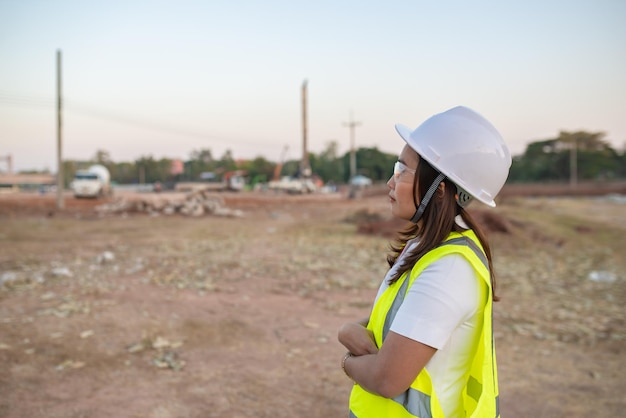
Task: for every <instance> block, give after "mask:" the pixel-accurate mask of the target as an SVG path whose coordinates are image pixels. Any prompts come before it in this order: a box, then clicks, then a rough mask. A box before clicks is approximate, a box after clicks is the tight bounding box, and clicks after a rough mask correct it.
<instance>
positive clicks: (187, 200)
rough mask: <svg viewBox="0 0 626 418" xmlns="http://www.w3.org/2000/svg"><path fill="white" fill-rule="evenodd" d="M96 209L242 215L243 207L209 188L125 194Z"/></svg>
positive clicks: (155, 213) (186, 214)
mask: <svg viewBox="0 0 626 418" xmlns="http://www.w3.org/2000/svg"><path fill="white" fill-rule="evenodd" d="M95 210H96V212H98V213H99V214H100V215H107V214H127V213H137V212H138V213H146V214H149V215H153V216H157V215H174V214H180V215H184V216H194V217H198V216H204V215H215V216H225V217H231V218H240V217H243V212H242V211H241V210H239V209H230V208H227V207H226V206H225V205H224V200H223V199H222V198H221V197H220V196H217V195H215V194H214V193H210V192H209V191H208V190H196V191H194V192H192V193H188V194H185V195H181V194H178V193H176V194H174V193H172V194H163V195H152V194H150V195H132V196H122V197H118V198H116V199H115V200H114V201H113V202H111V203H106V204H103V205H99V206H97V207H96V208H95Z"/></svg>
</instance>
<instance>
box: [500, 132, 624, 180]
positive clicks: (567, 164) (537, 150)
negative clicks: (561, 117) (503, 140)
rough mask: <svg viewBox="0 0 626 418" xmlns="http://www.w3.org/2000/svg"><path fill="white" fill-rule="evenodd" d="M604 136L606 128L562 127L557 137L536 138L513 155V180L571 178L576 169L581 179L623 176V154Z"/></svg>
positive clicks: (511, 177) (511, 173)
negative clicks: (562, 129) (535, 140)
mask: <svg viewBox="0 0 626 418" xmlns="http://www.w3.org/2000/svg"><path fill="white" fill-rule="evenodd" d="M604 137H605V134H604V133H603V132H586V131H577V132H567V131H561V132H560V133H559V136H558V137H557V138H553V139H547V140H543V141H537V142H532V143H530V144H529V145H528V146H527V147H526V151H525V152H524V154H523V155H521V156H516V157H514V158H513V164H512V166H511V171H510V174H509V181H511V182H537V181H567V180H569V178H570V176H571V175H572V170H574V169H575V170H576V171H575V174H576V176H577V178H578V179H581V180H603V179H610V178H616V177H620V176H623V174H621V170H622V168H621V167H623V162H622V161H623V160H621V158H622V157H620V155H619V154H618V153H617V152H616V151H615V150H614V149H613V148H611V146H610V144H609V143H608V142H607V141H606V140H605V139H604ZM573 164H575V165H573Z"/></svg>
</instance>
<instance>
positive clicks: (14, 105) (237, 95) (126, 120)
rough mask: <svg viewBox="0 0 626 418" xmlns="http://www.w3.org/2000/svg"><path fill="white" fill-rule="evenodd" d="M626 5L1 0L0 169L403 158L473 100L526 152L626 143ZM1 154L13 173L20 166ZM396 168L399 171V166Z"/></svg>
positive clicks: (532, 0)
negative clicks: (530, 147) (410, 137)
mask: <svg viewBox="0 0 626 418" xmlns="http://www.w3.org/2000/svg"><path fill="white" fill-rule="evenodd" d="M624 22H626V1H623V0H588V1H578V0H567V1H565V0H529V1H507V2H504V1H481V0H476V1H446V0H442V1H435V0H430V1H420V0H412V1H408V0H407V1H394V0H389V1H385V2H381V1H369V0H361V1H352V0H346V1H341V0H333V1H326V0H318V1H307V2H304V1H297V0H291V1H287V0H282V1H277V0H265V1H248V0H246V1H240V0H229V1H225V0H224V1H215V0H202V1H192V0H180V1H158V0H152V1H148V0H145V1H144V0H126V1H116V0H110V1H106V2H103V1H96V0H75V1H72V0H55V1H49V0H41V1H35V0H0V158H1V157H3V156H7V155H10V156H11V157H12V160H13V169H14V171H19V170H46V169H47V170H50V171H52V172H55V171H56V169H57V163H56V161H57V146H56V144H57V111H56V101H57V61H56V60H57V51H60V54H61V80H62V81H61V91H62V102H63V113H62V131H61V132H62V142H63V146H62V156H63V159H65V160H89V159H91V158H92V157H93V156H94V155H95V154H96V152H97V151H98V150H103V151H107V152H108V153H109V154H110V156H111V158H112V160H113V161H115V162H122V161H135V160H136V159H139V158H142V157H150V156H151V157H153V158H155V159H160V158H172V159H173V158H180V159H183V160H185V159H188V158H189V157H190V154H191V153H192V152H193V151H197V150H202V149H209V150H211V152H212V154H213V156H214V157H215V158H220V157H221V156H222V155H224V153H225V152H226V151H231V153H232V155H233V157H234V158H236V159H249V158H255V157H258V156H262V157H264V158H266V159H268V160H270V161H279V160H280V159H281V157H282V156H283V151H284V149H285V147H288V148H287V151H286V153H285V154H284V157H285V158H286V159H298V158H300V156H301V154H302V126H303V123H302V97H301V91H302V85H303V83H304V82H305V81H306V84H307V138H308V148H309V151H310V152H314V153H320V152H322V151H323V150H324V149H326V148H327V146H328V144H329V143H330V142H331V141H336V142H337V144H338V146H339V147H338V150H339V153H340V154H343V153H344V152H347V151H348V150H349V148H350V129H349V128H348V124H349V123H350V122H358V125H357V126H356V128H355V129H354V135H355V136H354V138H355V145H356V147H374V146H375V147H378V148H379V149H380V150H382V151H384V152H388V153H393V154H398V153H399V152H400V150H401V148H402V145H403V141H402V139H401V138H400V137H399V136H398V135H397V133H396V132H395V129H394V125H395V124H396V123H402V124H404V125H407V126H409V127H412V128H414V127H417V126H418V125H419V124H420V123H421V122H423V121H424V120H425V119H427V118H428V117H430V116H431V115H433V114H436V113H439V112H442V111H445V110H447V109H449V108H451V107H454V106H457V105H465V106H469V107H471V108H473V109H474V110H476V111H478V112H479V113H481V114H482V115H483V116H485V117H486V118H487V119H489V120H490V121H491V122H492V123H493V124H494V125H495V126H496V128H497V129H498V130H499V131H500V133H501V134H502V136H503V137H504V139H505V141H506V142H507V144H508V145H509V148H510V149H511V152H512V153H513V154H514V155H519V154H522V153H523V152H524V150H525V149H526V146H527V144H529V143H530V142H533V141H538V140H544V139H552V138H556V137H557V136H558V135H559V132H560V131H577V130H586V131H589V132H604V133H605V134H606V137H605V139H606V140H607V141H608V142H610V144H611V145H612V146H613V147H614V148H615V149H617V150H622V149H624V146H625V144H626V25H625V24H624ZM6 169H7V168H6V164H5V162H4V161H3V160H2V159H0V171H6ZM390 170H391V169H390Z"/></svg>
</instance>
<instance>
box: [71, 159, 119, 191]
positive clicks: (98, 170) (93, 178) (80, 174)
mask: <svg viewBox="0 0 626 418" xmlns="http://www.w3.org/2000/svg"><path fill="white" fill-rule="evenodd" d="M71 189H72V191H73V192H74V197H77V198H81V197H92V198H96V197H103V196H110V195H111V192H112V189H111V175H110V174H109V170H107V168H106V167H105V166H103V165H99V164H96V165H92V166H91V167H89V168H88V169H87V170H78V171H76V174H75V175H74V180H73V181H72V184H71Z"/></svg>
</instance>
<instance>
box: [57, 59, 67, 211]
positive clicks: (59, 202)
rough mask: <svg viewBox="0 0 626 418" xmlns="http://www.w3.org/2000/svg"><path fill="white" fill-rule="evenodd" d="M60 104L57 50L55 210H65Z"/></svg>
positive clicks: (59, 74)
mask: <svg viewBox="0 0 626 418" xmlns="http://www.w3.org/2000/svg"><path fill="white" fill-rule="evenodd" d="M62 104H63V101H62V99H61V50H60V49H57V209H59V210H62V209H64V208H65V202H64V201H63V180H64V178H63V177H64V176H63V153H62V152H61V150H62V149H63V147H62V144H63V141H62V137H63V135H62V133H63V131H62V127H63V125H62V110H63V108H62Z"/></svg>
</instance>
